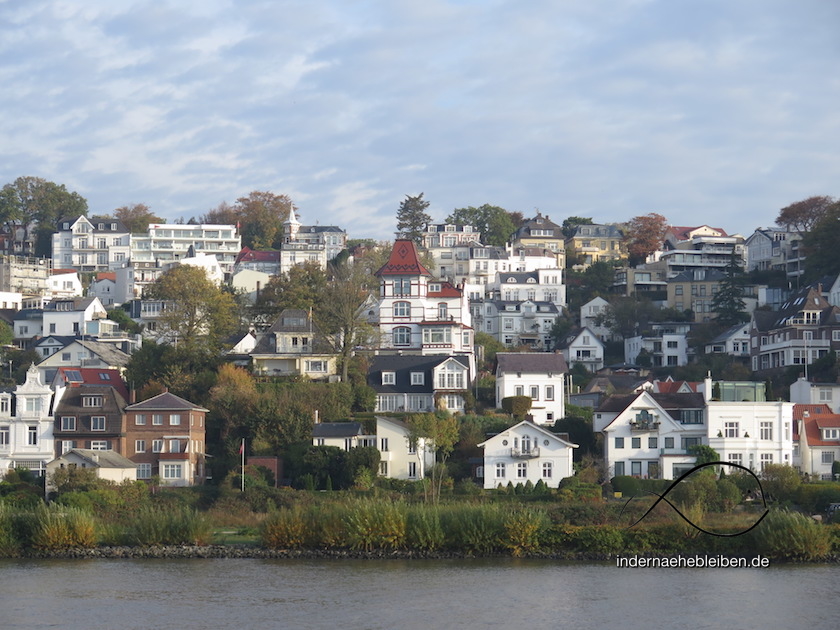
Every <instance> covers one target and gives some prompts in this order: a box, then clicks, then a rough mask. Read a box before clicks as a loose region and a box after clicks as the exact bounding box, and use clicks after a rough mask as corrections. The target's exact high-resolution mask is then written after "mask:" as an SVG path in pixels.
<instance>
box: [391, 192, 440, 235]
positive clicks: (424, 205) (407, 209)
mask: <svg viewBox="0 0 840 630" xmlns="http://www.w3.org/2000/svg"><path fill="white" fill-rule="evenodd" d="M428 207H429V202H428V201H426V200H425V199H423V193H420V194H419V195H417V196H416V197H412V196H411V195H406V196H405V199H403V200H402V202H401V203H400V207H399V208H397V231H398V232H400V233H402V235H403V236H404V237H405V238H408V239H411V240H412V241H414V242H415V243H420V241H421V240H422V237H423V232H424V230H425V229H426V225H427V224H429V223H431V222H432V217H431V216H429V215H428V214H427V213H426V210H427V209H428Z"/></svg>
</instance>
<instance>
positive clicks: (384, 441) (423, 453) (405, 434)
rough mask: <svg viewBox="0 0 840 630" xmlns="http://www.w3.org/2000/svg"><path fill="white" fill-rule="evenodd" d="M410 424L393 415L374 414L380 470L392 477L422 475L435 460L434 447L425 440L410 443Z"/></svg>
mask: <svg viewBox="0 0 840 630" xmlns="http://www.w3.org/2000/svg"><path fill="white" fill-rule="evenodd" d="M410 436H411V428H410V427H409V426H408V425H407V424H406V423H405V422H403V421H401V420H397V419H396V418H386V417H384V416H376V446H377V448H378V449H379V453H380V456H381V459H380V461H379V474H380V475H382V476H383V477H389V478H391V479H407V480H410V481H413V480H418V479H424V478H425V477H426V471H427V470H429V469H430V468H431V467H432V466H434V463H435V455H434V451H433V450H432V449H431V448H430V447H429V444H428V442H427V440H425V439H423V438H420V439H418V440H417V441H416V443H414V444H412V441H411V439H410Z"/></svg>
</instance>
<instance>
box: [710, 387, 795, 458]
mask: <svg viewBox="0 0 840 630" xmlns="http://www.w3.org/2000/svg"><path fill="white" fill-rule="evenodd" d="M707 418H708V438H709V440H708V444H709V446H711V447H712V448H713V449H715V451H717V453H718V455H719V456H720V459H721V461H725V462H731V463H733V464H738V465H740V466H745V467H747V468H749V469H750V470H755V471H761V470H764V467H765V466H766V465H767V464H785V465H787V466H792V465H793V403H789V402H724V401H714V400H711V401H709V403H708V407H707Z"/></svg>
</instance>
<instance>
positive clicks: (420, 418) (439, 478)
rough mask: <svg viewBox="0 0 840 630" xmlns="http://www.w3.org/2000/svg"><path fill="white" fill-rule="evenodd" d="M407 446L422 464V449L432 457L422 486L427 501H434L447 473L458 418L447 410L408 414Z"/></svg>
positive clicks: (456, 432) (438, 495)
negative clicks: (432, 459) (426, 479)
mask: <svg viewBox="0 0 840 630" xmlns="http://www.w3.org/2000/svg"><path fill="white" fill-rule="evenodd" d="M407 423H408V426H409V428H410V433H409V438H408V441H409V445H411V446H412V447H414V450H415V451H416V452H417V457H418V459H420V463H421V466H422V461H423V459H422V458H423V450H424V448H425V449H426V450H428V451H430V452H431V453H432V454H433V456H434V460H435V465H434V466H433V467H432V470H431V477H430V479H429V484H428V485H427V486H424V488H425V490H426V500H427V501H429V500H431V501H433V502H435V503H436V502H437V501H438V500H439V499H440V491H441V488H442V487H443V478H444V476H445V475H446V462H447V460H448V459H449V456H450V455H451V454H452V451H453V450H454V449H455V444H456V443H457V442H458V435H459V433H458V421H457V420H456V419H455V418H454V417H453V416H451V415H449V414H448V413H421V414H414V415H411V416H409V417H408V421H407ZM421 446H422V448H421Z"/></svg>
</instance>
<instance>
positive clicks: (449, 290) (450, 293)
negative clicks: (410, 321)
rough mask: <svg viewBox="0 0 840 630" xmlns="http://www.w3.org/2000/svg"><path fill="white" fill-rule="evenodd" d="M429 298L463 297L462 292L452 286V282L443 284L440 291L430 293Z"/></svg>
mask: <svg viewBox="0 0 840 630" xmlns="http://www.w3.org/2000/svg"><path fill="white" fill-rule="evenodd" d="M426 295H427V296H428V297H461V290H460V289H457V288H455V287H453V286H452V283H451V282H441V283H440V291H429V292H428V293H427V294H426Z"/></svg>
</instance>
